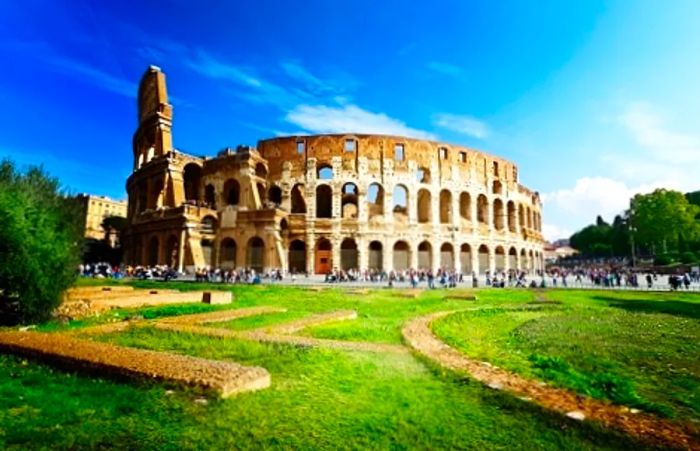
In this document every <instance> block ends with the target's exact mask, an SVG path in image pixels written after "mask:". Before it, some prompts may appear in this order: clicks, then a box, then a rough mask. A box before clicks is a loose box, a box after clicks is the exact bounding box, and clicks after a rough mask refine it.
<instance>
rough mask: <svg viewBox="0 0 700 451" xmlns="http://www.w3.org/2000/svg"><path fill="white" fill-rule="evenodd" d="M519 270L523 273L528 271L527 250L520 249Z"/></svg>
mask: <svg viewBox="0 0 700 451" xmlns="http://www.w3.org/2000/svg"><path fill="white" fill-rule="evenodd" d="M518 269H520V270H521V271H523V270H527V269H528V264H527V252H526V251H525V249H520V267H519V268H518Z"/></svg>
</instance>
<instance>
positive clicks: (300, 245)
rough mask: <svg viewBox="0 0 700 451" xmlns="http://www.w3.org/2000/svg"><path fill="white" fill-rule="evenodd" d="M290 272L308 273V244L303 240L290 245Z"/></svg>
mask: <svg viewBox="0 0 700 451" xmlns="http://www.w3.org/2000/svg"><path fill="white" fill-rule="evenodd" d="M289 271H290V272H292V273H304V272H306V243H304V242H303V241H302V240H294V241H292V242H291V244H290V245H289Z"/></svg>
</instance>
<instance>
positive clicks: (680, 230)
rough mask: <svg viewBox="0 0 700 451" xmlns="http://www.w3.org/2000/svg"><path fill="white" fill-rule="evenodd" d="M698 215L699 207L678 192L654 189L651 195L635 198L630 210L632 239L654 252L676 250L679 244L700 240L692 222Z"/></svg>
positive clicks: (696, 223) (699, 226)
mask: <svg viewBox="0 0 700 451" xmlns="http://www.w3.org/2000/svg"><path fill="white" fill-rule="evenodd" d="M699 213H700V207H698V206H697V205H693V204H691V203H690V202H688V199H687V198H686V197H685V196H684V195H683V194H682V193H680V192H678V191H672V190H666V189H657V190H656V191H654V192H653V193H650V194H637V195H636V196H634V197H633V198H632V201H631V208H630V220H631V224H632V226H633V228H634V239H635V240H636V241H637V243H639V244H640V245H643V246H647V247H648V248H651V249H652V250H654V251H656V252H659V251H660V252H663V253H666V252H667V251H668V250H669V249H672V250H679V244H680V243H685V242H687V241H694V240H696V239H698V237H700V225H699V224H698V221H697V220H696V219H695V217H696V216H697V215H698V214H699ZM654 253H655V252H654Z"/></svg>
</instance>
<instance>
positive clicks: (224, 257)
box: [219, 238, 236, 269]
mask: <svg viewBox="0 0 700 451" xmlns="http://www.w3.org/2000/svg"><path fill="white" fill-rule="evenodd" d="M219 252H220V253H219V266H220V267H221V268H224V269H234V268H236V242H235V241H234V240H233V238H224V240H223V241H222V242H221V249H220V251H219Z"/></svg>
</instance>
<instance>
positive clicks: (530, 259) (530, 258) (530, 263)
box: [527, 251, 535, 271]
mask: <svg viewBox="0 0 700 451" xmlns="http://www.w3.org/2000/svg"><path fill="white" fill-rule="evenodd" d="M527 269H529V270H530V271H533V270H534V269H535V254H534V252H532V251H530V255H529V256H528V259H527Z"/></svg>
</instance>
